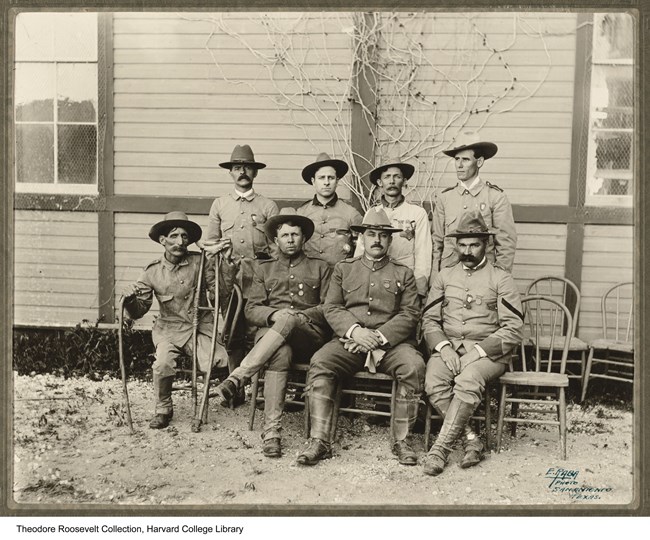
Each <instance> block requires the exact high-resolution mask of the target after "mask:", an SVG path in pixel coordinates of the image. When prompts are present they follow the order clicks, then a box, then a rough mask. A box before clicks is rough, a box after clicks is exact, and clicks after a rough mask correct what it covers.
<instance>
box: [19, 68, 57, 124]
mask: <svg viewBox="0 0 650 540" xmlns="http://www.w3.org/2000/svg"><path fill="white" fill-rule="evenodd" d="M53 104H54V65H52V64H16V121H18V122H51V121H52V120H53V119H54V105H53Z"/></svg>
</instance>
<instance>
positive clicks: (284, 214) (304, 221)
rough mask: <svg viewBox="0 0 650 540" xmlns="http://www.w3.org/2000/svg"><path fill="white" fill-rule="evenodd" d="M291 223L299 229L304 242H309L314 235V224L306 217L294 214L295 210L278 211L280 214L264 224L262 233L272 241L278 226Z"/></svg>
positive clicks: (289, 208)
mask: <svg viewBox="0 0 650 540" xmlns="http://www.w3.org/2000/svg"><path fill="white" fill-rule="evenodd" d="M289 221H290V222H292V223H294V224H295V225H296V226H298V227H300V230H301V231H302V234H303V236H304V237H305V242H306V241H307V240H309V239H310V238H311V236H312V234H314V222H313V221H312V220H311V219H309V218H308V217H305V216H301V215H300V214H297V213H296V209H295V208H291V207H287V208H283V209H282V210H280V213H279V214H277V215H275V216H272V217H270V218H269V219H267V220H266V223H265V224H264V232H265V233H266V237H267V238H268V239H269V240H273V239H274V238H275V237H276V236H277V230H278V227H279V226H280V225H282V224H283V223H287V222H289Z"/></svg>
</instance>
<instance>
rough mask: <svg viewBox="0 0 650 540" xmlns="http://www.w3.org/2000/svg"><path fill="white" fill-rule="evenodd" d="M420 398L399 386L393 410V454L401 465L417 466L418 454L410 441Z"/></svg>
mask: <svg viewBox="0 0 650 540" xmlns="http://www.w3.org/2000/svg"><path fill="white" fill-rule="evenodd" d="M418 401H419V399H418V397H417V396H416V395H415V391H414V390H412V389H410V388H407V387H404V386H402V385H398V386H397V396H396V397H395V408H394V410H393V449H392V450H393V454H395V455H396V456H397V459H398V460H399V463H400V465H416V464H417V462H418V459H417V454H416V453H415V452H414V451H413V449H412V448H411V446H410V444H409V442H408V439H409V438H410V434H411V432H412V430H413V426H414V425H415V420H416V419H417V413H418Z"/></svg>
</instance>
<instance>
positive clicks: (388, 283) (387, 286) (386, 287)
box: [384, 279, 390, 289]
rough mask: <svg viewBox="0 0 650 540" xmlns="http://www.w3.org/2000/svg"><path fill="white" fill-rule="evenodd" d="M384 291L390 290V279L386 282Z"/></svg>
mask: <svg viewBox="0 0 650 540" xmlns="http://www.w3.org/2000/svg"><path fill="white" fill-rule="evenodd" d="M384 289H390V279H385V280H384Z"/></svg>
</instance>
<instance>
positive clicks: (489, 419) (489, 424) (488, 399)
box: [484, 384, 492, 451]
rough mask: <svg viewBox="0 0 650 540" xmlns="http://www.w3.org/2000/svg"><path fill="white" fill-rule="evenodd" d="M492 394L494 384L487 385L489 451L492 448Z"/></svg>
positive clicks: (486, 409) (486, 408)
mask: <svg viewBox="0 0 650 540" xmlns="http://www.w3.org/2000/svg"><path fill="white" fill-rule="evenodd" d="M491 394H492V386H491V385H489V384H488V385H487V387H486V388H485V398H484V399H485V446H486V448H487V450H488V451H490V449H491V448H492V407H491V406H490V405H491V403H490V402H491V399H490V395H491Z"/></svg>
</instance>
